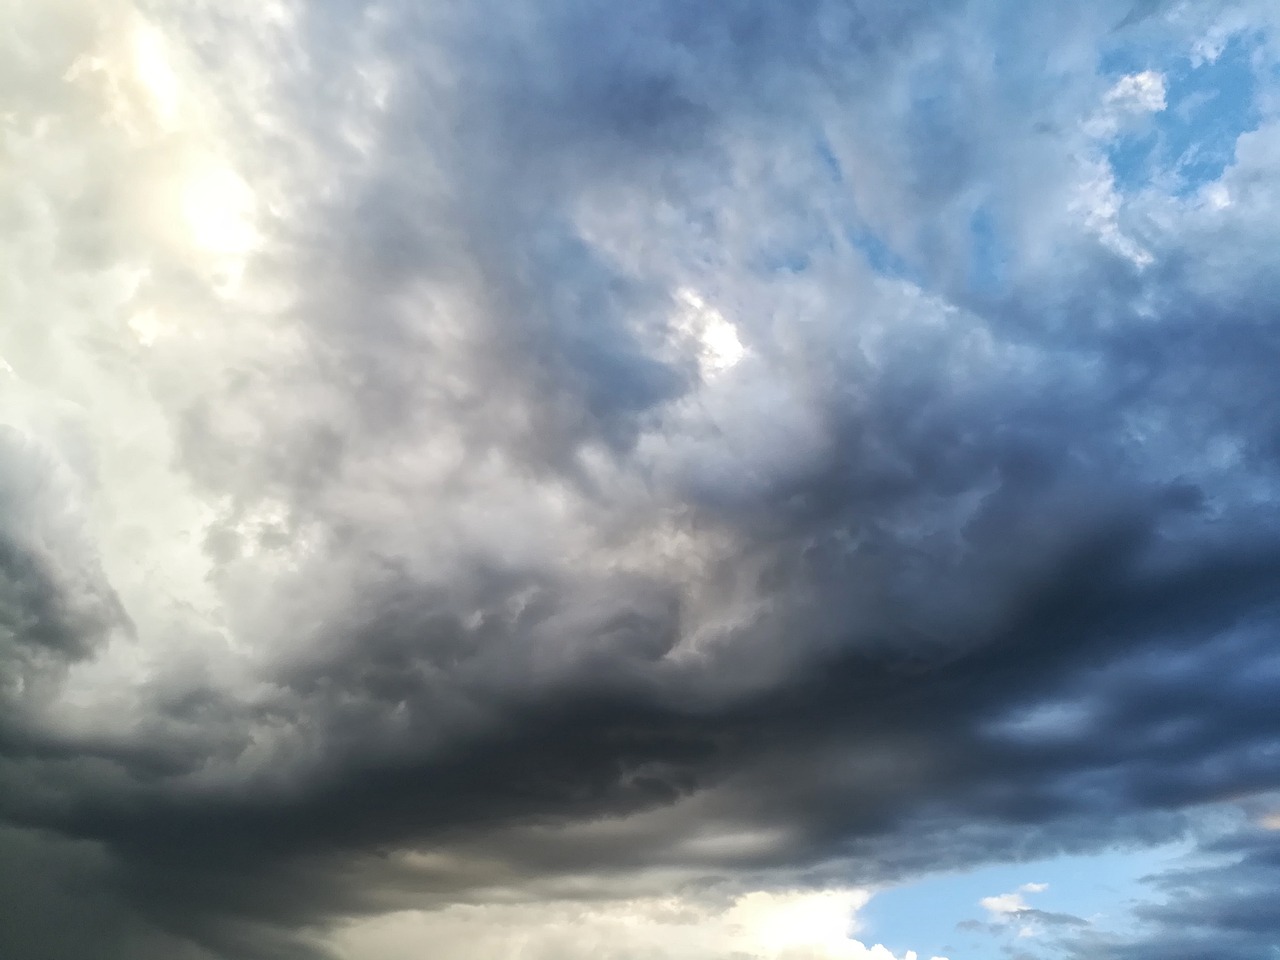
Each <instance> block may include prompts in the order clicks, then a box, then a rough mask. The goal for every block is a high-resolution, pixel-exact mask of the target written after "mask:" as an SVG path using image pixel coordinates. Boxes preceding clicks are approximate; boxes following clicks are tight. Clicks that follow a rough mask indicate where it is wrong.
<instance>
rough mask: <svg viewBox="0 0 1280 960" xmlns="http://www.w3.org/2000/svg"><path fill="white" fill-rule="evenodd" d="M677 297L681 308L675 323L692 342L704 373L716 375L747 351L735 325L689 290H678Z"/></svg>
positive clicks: (708, 376)
mask: <svg viewBox="0 0 1280 960" xmlns="http://www.w3.org/2000/svg"><path fill="white" fill-rule="evenodd" d="M676 299H677V300H679V301H680V304H681V309H680V311H679V312H678V313H677V314H676V317H675V322H674V326H675V328H676V330H677V331H678V332H679V333H680V334H681V335H682V336H684V337H687V338H689V339H690V340H692V341H693V342H694V344H695V348H696V350H697V354H698V366H699V367H700V368H701V370H702V373H703V376H704V377H707V378H711V377H715V376H717V375H718V374H721V373H724V372H725V371H726V370H729V369H730V368H732V367H734V366H736V365H737V363H738V361H739V360H741V359H742V357H743V355H744V354H745V353H746V348H745V347H743V345H742V341H741V340H739V339H738V330H737V328H736V327H734V325H733V324H732V323H730V322H729V321H728V320H726V319H725V317H724V314H722V313H721V312H720V311H719V310H716V309H715V308H714V307H712V306H710V305H709V304H708V303H707V302H706V301H705V300H703V299H702V297H700V296H699V295H698V294H697V293H695V292H694V291H692V290H689V289H687V288H686V289H683V290H680V291H678V292H677V293H676Z"/></svg>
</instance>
